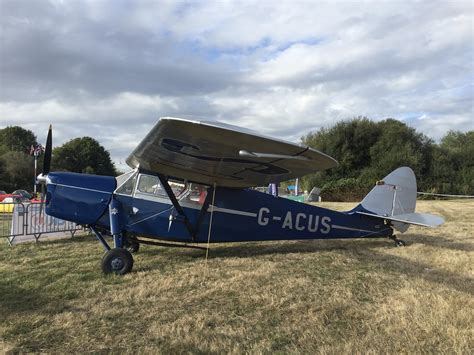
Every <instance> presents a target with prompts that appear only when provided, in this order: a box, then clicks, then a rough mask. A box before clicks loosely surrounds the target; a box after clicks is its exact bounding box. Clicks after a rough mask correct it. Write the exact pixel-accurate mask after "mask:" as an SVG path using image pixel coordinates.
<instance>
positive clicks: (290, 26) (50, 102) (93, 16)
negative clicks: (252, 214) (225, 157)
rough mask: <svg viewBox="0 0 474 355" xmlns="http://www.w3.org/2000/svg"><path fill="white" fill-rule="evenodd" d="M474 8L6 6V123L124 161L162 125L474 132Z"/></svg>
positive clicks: (1, 70)
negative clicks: (371, 123)
mask: <svg viewBox="0 0 474 355" xmlns="http://www.w3.org/2000/svg"><path fill="white" fill-rule="evenodd" d="M473 102H474V5H473V2H470V1H466V2H460V1H458V2H452V1H433V0H430V1H328V2H323V1H278V0H273V1H242V0H241V1H184V2H181V1H151V0H147V1H136V0H133V1H132V0H109V1H104V0H85V1H79V0H64V1H63V0H51V1H46V0H26V1H25V0H12V1H10V0H0V128H4V127H6V126H9V125H19V126H22V127H24V128H27V129H30V130H32V131H33V132H34V133H35V134H36V136H37V137H38V140H39V141H40V142H44V141H45V137H46V133H47V128H48V125H49V124H50V123H52V124H53V135H54V145H55V146H56V145H60V144H63V143H65V142H66V141H68V140H70V139H72V138H76V137H82V136H91V137H94V138H95V139H97V140H98V141H99V142H100V143H101V144H102V145H103V146H104V147H105V148H106V149H107V150H109V152H110V153H111V156H112V158H113V160H114V162H115V163H116V165H117V166H118V167H119V168H121V169H124V167H125V165H124V164H125V159H126V157H127V156H128V155H129V153H130V152H131V151H132V150H133V148H134V147H135V146H136V145H137V144H138V143H139V141H140V140H141V139H142V138H144V136H145V135H146V133H147V132H148V131H149V130H150V129H151V128H152V127H153V125H154V124H155V123H156V122H157V120H158V118H159V117H161V116H172V117H182V118H190V119H197V120H207V121H216V120H217V121H222V122H225V123H229V124H233V125H238V126H243V127H246V128H251V129H253V130H257V131H259V132H261V133H263V134H266V135H271V136H275V137H277V138H280V139H286V140H289V141H293V142H299V141H300V138H301V137H302V136H303V135H305V134H307V133H308V132H309V131H316V130H319V129H321V128H322V127H330V126H332V125H333V124H335V123H336V122H337V121H340V120H344V119H350V118H352V117H356V116H366V117H368V118H370V119H373V120H375V121H378V120H382V119H385V118H388V117H391V118H396V119H399V120H401V121H404V122H406V124H408V125H409V126H411V127H414V128H416V129H417V130H418V131H420V132H422V133H424V134H426V135H428V136H429V137H431V138H433V139H434V140H439V139H440V138H441V137H442V136H443V135H444V134H445V133H446V132H447V131H449V130H451V129H452V130H460V131H468V130H473V129H474V115H473Z"/></svg>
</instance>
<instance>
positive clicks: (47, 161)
mask: <svg viewBox="0 0 474 355" xmlns="http://www.w3.org/2000/svg"><path fill="white" fill-rule="evenodd" d="M52 153H53V128H52V126H51V125H49V129H48V137H47V138H46V147H45V150H44V159H43V172H42V173H41V174H40V176H39V177H38V181H39V182H40V183H41V204H40V212H39V215H40V217H41V214H42V213H43V206H44V202H45V191H44V187H45V185H46V176H47V175H48V173H49V171H50V169H51V155H52Z"/></svg>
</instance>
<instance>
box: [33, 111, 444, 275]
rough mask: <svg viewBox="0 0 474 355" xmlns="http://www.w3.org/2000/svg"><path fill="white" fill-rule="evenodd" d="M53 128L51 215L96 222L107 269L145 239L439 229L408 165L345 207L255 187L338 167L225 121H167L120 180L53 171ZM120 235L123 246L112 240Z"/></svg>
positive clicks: (192, 243) (123, 261) (180, 242)
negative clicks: (419, 205) (419, 206)
mask: <svg viewBox="0 0 474 355" xmlns="http://www.w3.org/2000/svg"><path fill="white" fill-rule="evenodd" d="M51 152H52V133H51V127H50V130H49V132H48V138H47V143H46V151H45V159H44V166H43V173H42V174H40V175H39V176H38V181H39V182H41V183H43V186H44V185H46V186H47V193H46V200H45V211H46V213H47V214H49V215H51V216H54V217H57V218H61V219H64V220H68V221H73V222H76V223H78V224H81V225H85V226H87V227H88V228H89V229H90V231H91V232H92V233H93V234H94V235H95V236H96V237H97V239H98V240H99V241H100V242H101V243H102V245H103V246H104V248H105V250H106V253H105V255H104V257H103V259H102V270H103V272H104V273H106V274H108V273H115V274H125V273H127V272H129V271H131V270H132V267H133V257H132V254H131V252H135V251H137V250H138V248H139V245H140V244H156V245H162V246H185V247H198V248H199V246H198V245H197V244H199V243H207V248H208V246H209V243H221V242H240V241H270V240H304V239H334V238H387V237H388V238H391V239H392V240H394V241H395V243H396V245H398V246H401V245H404V242H403V241H401V240H399V239H397V238H396V237H395V236H394V229H395V230H398V231H399V232H402V233H403V232H405V231H406V230H407V229H408V227H409V225H411V224H414V225H420V226H429V227H433V226H437V225H439V224H441V223H443V219H442V218H441V217H438V216H433V215H428V214H420V213H415V212H414V211H415V205H416V179H415V175H414V173H413V171H412V170H411V169H410V168H408V167H402V168H398V169H396V170H395V171H393V172H392V173H390V174H389V175H387V176H386V177H385V178H384V179H383V180H382V181H380V182H378V183H377V185H376V186H375V187H374V188H373V189H372V191H371V192H370V193H369V194H368V195H367V196H366V197H365V198H364V199H363V200H362V202H361V203H360V204H358V205H357V206H356V207H355V208H354V209H352V210H351V211H348V212H336V211H332V210H328V209H325V208H321V207H316V206H312V205H309V204H304V203H299V202H295V201H291V200H289V199H285V198H279V197H275V196H272V195H269V194H265V193H261V192H258V191H255V190H252V189H250V187H253V186H262V185H268V184H269V183H273V182H279V181H285V180H289V179H292V178H296V177H299V176H303V175H306V174H309V173H314V172H317V171H322V170H325V169H329V168H332V167H335V166H337V164H338V163H337V162H336V160H334V159H333V158H331V157H329V156H328V155H326V154H324V153H321V152H319V151H317V150H315V149H312V148H309V147H302V146H299V145H296V144H293V143H289V142H285V141H282V140H277V139H273V138H270V137H265V136H263V135H261V134H258V133H256V132H254V131H251V130H247V129H243V128H239V127H235V126H230V125H227V124H223V123H217V122H198V121H191V120H185V119H179V118H170V117H165V118H161V119H160V120H159V121H158V123H157V124H156V125H155V127H154V128H153V129H152V130H151V131H150V133H149V134H148V135H147V136H146V137H145V138H144V139H143V141H142V142H141V143H140V144H139V145H138V146H137V147H136V148H135V150H134V151H133V152H132V153H131V155H130V156H129V157H128V158H127V164H128V165H129V166H130V167H131V168H132V169H133V170H131V171H129V172H127V173H126V174H123V175H121V176H118V177H112V176H97V175H85V174H77V173H68V172H50V163H51ZM106 235H108V236H112V237H113V248H111V247H110V246H109V244H108V243H107V241H106V239H105V238H104V236H106ZM200 248H202V249H206V248H205V247H200Z"/></svg>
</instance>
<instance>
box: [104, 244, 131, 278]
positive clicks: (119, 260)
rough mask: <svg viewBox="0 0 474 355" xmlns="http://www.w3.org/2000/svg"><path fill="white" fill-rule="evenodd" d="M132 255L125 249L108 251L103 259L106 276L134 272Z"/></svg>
mask: <svg viewBox="0 0 474 355" xmlns="http://www.w3.org/2000/svg"><path fill="white" fill-rule="evenodd" d="M132 268H133V257H132V254H131V253H130V252H129V251H128V250H127V249H123V248H114V249H110V250H108V251H107V252H106V253H105V255H104V257H103V258H102V271H103V272H104V274H115V275H125V274H126V273H128V272H130V271H132Z"/></svg>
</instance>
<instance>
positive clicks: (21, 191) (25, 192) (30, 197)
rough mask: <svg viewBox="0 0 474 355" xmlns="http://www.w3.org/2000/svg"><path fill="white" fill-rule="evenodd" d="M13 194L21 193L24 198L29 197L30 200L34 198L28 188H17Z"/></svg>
mask: <svg viewBox="0 0 474 355" xmlns="http://www.w3.org/2000/svg"><path fill="white" fill-rule="evenodd" d="M12 194H13V195H21V196H23V197H24V198H26V199H28V200H31V199H32V198H33V194H30V193H29V192H28V191H26V190H15V191H13V192H12Z"/></svg>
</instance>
